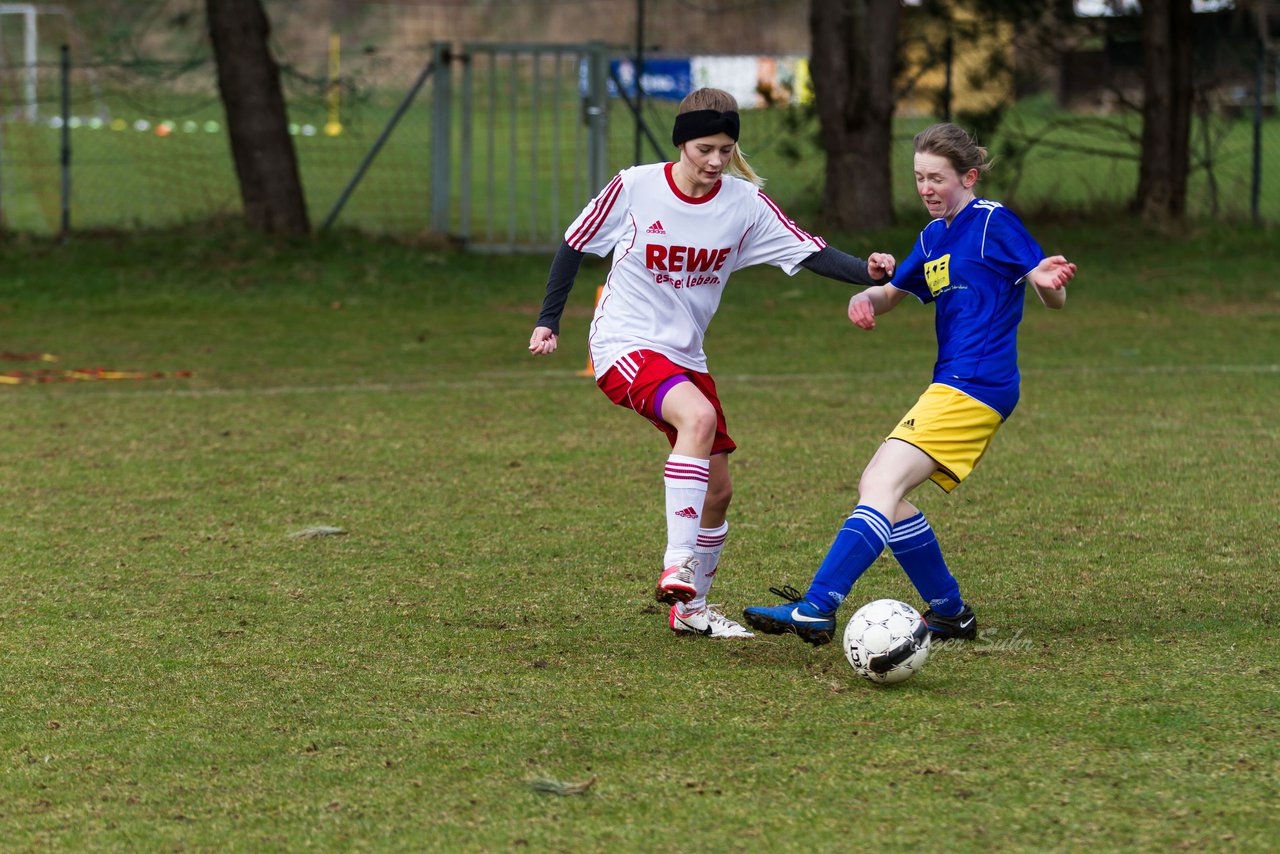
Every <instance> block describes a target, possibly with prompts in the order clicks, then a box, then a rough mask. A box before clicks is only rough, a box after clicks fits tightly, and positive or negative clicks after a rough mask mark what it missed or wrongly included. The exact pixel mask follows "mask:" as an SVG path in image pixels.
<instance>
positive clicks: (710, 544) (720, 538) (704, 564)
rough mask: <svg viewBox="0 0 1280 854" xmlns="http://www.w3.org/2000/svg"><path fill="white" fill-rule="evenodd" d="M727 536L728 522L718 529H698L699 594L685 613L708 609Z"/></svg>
mask: <svg viewBox="0 0 1280 854" xmlns="http://www.w3.org/2000/svg"><path fill="white" fill-rule="evenodd" d="M727 536H729V523H728V522H722V523H721V524H720V527H718V528H699V529H698V545H697V546H696V547H695V548H694V550H693V556H694V557H696V558H697V559H698V575H697V577H696V578H695V579H694V582H693V587H694V589H695V590H696V591H697V593H695V594H694V596H693V599H691V600H690V601H689V604H688V605H686V606H685V607H686V608H687V609H688V610H687V611H686V612H685V613H689V612H692V611H701V610H702V609H703V608H705V607H707V594H708V593H710V592H711V584H712V583H713V582H714V581H715V575H716V567H718V566H720V553H721V552H723V551H724V540H725V537H727Z"/></svg>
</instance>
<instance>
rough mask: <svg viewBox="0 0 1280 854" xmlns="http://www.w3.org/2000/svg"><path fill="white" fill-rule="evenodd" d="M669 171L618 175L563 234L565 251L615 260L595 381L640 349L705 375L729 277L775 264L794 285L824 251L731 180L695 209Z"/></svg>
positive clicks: (597, 322) (596, 337)
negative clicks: (705, 344) (803, 267)
mask: <svg viewBox="0 0 1280 854" xmlns="http://www.w3.org/2000/svg"><path fill="white" fill-rule="evenodd" d="M672 165H673V164H671V163H653V164H649V165H646V166H636V167H633V168H631V169H624V170H623V171H621V172H619V173H618V175H617V177H615V178H614V179H613V180H612V181H611V182H610V183H609V186H607V187H605V188H604V190H603V191H602V192H601V193H600V194H599V195H598V196H596V197H595V199H594V200H592V202H591V203H590V204H588V205H587V207H586V208H585V209H584V210H583V211H582V213H581V214H579V215H578V218H577V219H576V220H574V222H573V224H572V225H571V226H569V229H568V231H566V232H565V236H564V239H565V242H567V243H568V244H569V245H570V246H571V247H573V248H574V249H576V250H578V251H579V252H590V253H592V254H594V255H601V256H603V255H605V254H606V253H608V252H610V251H612V252H613V267H612V269H610V271H609V276H608V279H607V280H606V281H605V285H604V290H603V292H602V293H601V295H600V301H599V303H598V304H597V305H596V312H595V317H594V318H593V319H592V321H591V336H590V347H591V361H592V364H593V365H594V366H595V372H596V377H597V379H598V378H599V377H601V376H603V375H604V373H605V372H606V371H607V370H608V369H609V367H610V366H611V365H613V363H614V362H615V361H617V360H618V359H619V358H620V357H622V356H624V355H626V354H627V353H630V352H632V351H634V350H640V349H648V350H655V351H657V352H658V353H661V354H662V355H664V356H666V357H667V358H668V359H670V360H671V361H672V362H675V363H676V364H677V365H679V366H681V367H683V368H689V369H690V370H693V371H698V372H706V370H707V357H706V354H705V353H703V352H702V340H703V337H704V336H705V335H706V331H707V325H708V324H710V323H711V317H712V315H714V314H715V313H716V309H717V308H718V307H719V305H720V297H721V295H722V294H723V293H724V288H725V285H727V284H728V283H729V274H730V273H732V272H733V271H734V270H739V269H741V268H743V267H750V266H751V265H753V264H773V265H775V266H777V267H780V268H782V270H783V271H785V272H786V273H787V275H789V276H792V275H795V273H796V270H798V269H799V266H800V262H801V261H803V260H804V259H805V258H808V257H809V256H810V255H812V254H813V253H815V252H817V251H818V250H820V249H822V248H823V247H824V246H826V243H824V242H823V240H822V239H821V238H819V237H813V236H811V235H809V234H806V233H805V232H804V231H802V230H801V229H800V228H798V227H797V226H796V224H795V223H794V222H792V221H791V220H790V219H788V218H787V215H786V214H784V213H783V212H782V210H781V209H780V208H779V207H778V206H777V205H776V204H775V203H774V202H773V200H772V199H770V198H769V197H768V196H766V195H765V194H764V193H763V192H761V191H760V189H759V188H757V187H755V186H754V185H752V184H751V183H750V182H749V181H745V180H743V179H741V178H738V177H734V176H729V175H726V176H724V177H723V178H721V180H720V183H719V184H718V185H717V186H716V188H715V189H714V190H713V191H712V192H711V193H709V194H707V195H705V196H702V197H701V198H696V199H695V198H691V197H689V196H686V195H685V194H684V193H682V192H680V190H679V189H678V188H677V187H676V184H675V181H674V180H673V179H672V176H671V167H672Z"/></svg>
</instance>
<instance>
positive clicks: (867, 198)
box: [809, 0, 899, 231]
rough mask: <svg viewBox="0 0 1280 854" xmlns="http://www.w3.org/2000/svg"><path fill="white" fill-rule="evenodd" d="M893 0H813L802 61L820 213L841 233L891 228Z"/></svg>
mask: <svg viewBox="0 0 1280 854" xmlns="http://www.w3.org/2000/svg"><path fill="white" fill-rule="evenodd" d="M898 10H899V0H812V3H811V6H810V12H809V30H810V36H811V40H812V46H811V48H810V52H811V56H810V59H809V68H810V72H811V73H810V77H811V78H812V80H813V90H814V99H815V103H816V104H817V110H818V121H819V124H820V125H821V128H822V130H821V139H822V147H823V149H824V150H825V151H826V154H827V170H826V188H825V189H824V191H823V196H822V210H823V214H824V216H825V218H826V219H827V221H828V222H830V224H831V225H832V226H834V227H835V228H837V229H840V230H846V231H850V230H854V229H866V228H883V227H885V226H888V225H891V224H893V193H892V181H891V178H890V174H891V163H890V160H891V157H892V150H893V106H894V104H893V70H894V62H895V59H896V57H897V54H898V51H897V37H898V15H899V11H898Z"/></svg>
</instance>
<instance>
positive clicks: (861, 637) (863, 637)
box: [844, 599, 929, 685]
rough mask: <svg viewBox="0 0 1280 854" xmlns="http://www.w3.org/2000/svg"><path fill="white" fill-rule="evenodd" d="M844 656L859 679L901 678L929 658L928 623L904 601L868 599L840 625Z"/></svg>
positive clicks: (885, 681) (883, 680)
mask: <svg viewBox="0 0 1280 854" xmlns="http://www.w3.org/2000/svg"><path fill="white" fill-rule="evenodd" d="M844 656H845V658H847V659H849V664H851V665H853V670H854V672H855V673H857V674H858V675H859V676H861V677H862V678H863V679H869V680H871V681H872V682H878V683H880V684H886V685H887V684H890V683H893V682H902V681H904V680H906V679H910V678H911V677H912V676H914V675H915V674H917V673H919V672H920V669H921V668H922V667H924V664H925V662H926V661H928V660H929V626H928V624H926V623H925V621H924V617H922V616H920V612H919V611H917V610H916V609H915V608H912V607H911V606H910V605H908V604H907V603H906V602H899V601H898V600H896V599H877V600H876V601H874V602H868V603H867V604H866V605H863V606H862V607H861V608H859V609H858V610H857V611H856V612H855V613H854V615H853V616H852V617H850V618H849V622H848V623H847V624H846V625H845V627H844Z"/></svg>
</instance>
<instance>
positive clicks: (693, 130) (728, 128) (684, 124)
mask: <svg viewBox="0 0 1280 854" xmlns="http://www.w3.org/2000/svg"><path fill="white" fill-rule="evenodd" d="M738 130H739V123H738V114H737V112H736V111H734V110H729V111H727V112H723V113H722V112H720V111H719V110H690V111H689V112H687V113H680V114H679V115H678V116H676V126H675V129H674V130H673V131H671V141H672V142H674V143H675V144H676V145H684V144H685V143H686V142H688V141H689V140H691V139H702V137H704V136H715V135H716V134H718V133H727V134H728V135H729V136H731V137H733V141H734V142H737V141H738Z"/></svg>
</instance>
